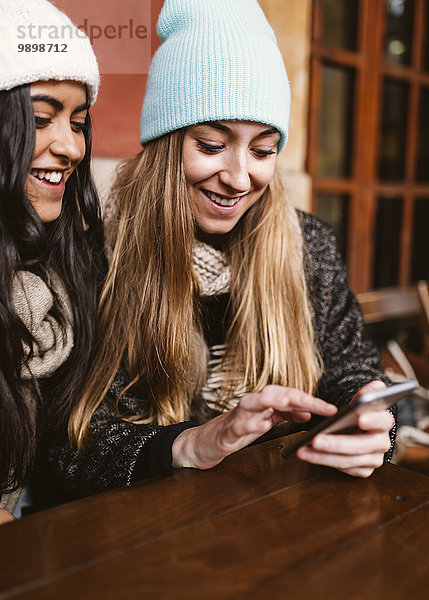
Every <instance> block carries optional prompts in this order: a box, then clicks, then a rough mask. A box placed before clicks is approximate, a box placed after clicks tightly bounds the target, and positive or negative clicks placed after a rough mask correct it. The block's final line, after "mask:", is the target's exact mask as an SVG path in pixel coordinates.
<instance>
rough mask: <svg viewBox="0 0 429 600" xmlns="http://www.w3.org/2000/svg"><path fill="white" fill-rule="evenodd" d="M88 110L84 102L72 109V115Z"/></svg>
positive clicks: (86, 103)
mask: <svg viewBox="0 0 429 600" xmlns="http://www.w3.org/2000/svg"><path fill="white" fill-rule="evenodd" d="M88 109H89V104H88V102H84V103H83V104H81V105H80V106H77V107H76V108H75V109H74V111H73V114H75V113H78V112H82V111H83V110H88Z"/></svg>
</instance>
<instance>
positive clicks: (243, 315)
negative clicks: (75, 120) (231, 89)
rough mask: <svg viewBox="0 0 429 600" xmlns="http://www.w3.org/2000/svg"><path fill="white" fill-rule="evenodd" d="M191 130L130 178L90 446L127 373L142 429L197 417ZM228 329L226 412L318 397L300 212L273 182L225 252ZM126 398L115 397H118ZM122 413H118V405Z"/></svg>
mask: <svg viewBox="0 0 429 600" xmlns="http://www.w3.org/2000/svg"><path fill="white" fill-rule="evenodd" d="M183 136H184V132H183V130H180V131H177V132H173V133H170V134H168V135H166V136H164V137H162V138H159V139H157V140H155V141H153V142H151V143H149V144H147V145H146V146H145V148H144V149H143V151H142V152H141V154H140V155H138V156H137V157H135V158H134V159H131V160H130V161H128V162H127V163H125V165H124V166H123V168H122V171H121V172H120V174H119V176H118V179H117V183H116V186H115V193H114V196H115V201H116V208H115V213H114V215H113V218H112V219H111V224H110V230H109V235H110V241H111V245H112V260H111V264H110V269H109V272H108V275H107V279H106V282H105V285H104V288H103V290H102V293H101V298H100V302H99V323H98V344H97V348H96V352H95V358H94V363H93V366H92V369H91V372H90V376H89V379H88V382H87V385H86V388H85V393H84V395H83V397H82V398H81V400H80V402H79V403H78V404H77V405H76V407H75V408H74V410H73V412H72V415H71V418H70V421H69V436H70V439H71V440H72V442H74V443H75V444H76V445H77V447H78V448H81V447H82V446H84V445H85V442H86V439H87V432H88V426H89V423H90V420H91V417H92V415H93V414H94V412H95V410H96V409H97V407H98V406H99V404H100V403H101V402H102V401H103V400H104V399H105V398H106V395H107V393H108V390H109V388H110V386H111V384H112V382H113V380H114V378H115V375H116V373H117V371H118V369H119V368H120V367H121V365H124V366H125V368H126V370H127V372H128V374H129V376H130V384H129V385H128V386H127V388H128V387H130V386H131V385H133V384H136V387H137V389H138V391H139V395H141V397H142V398H144V400H142V401H141V412H140V414H139V415H135V416H134V417H131V418H128V417H124V418H125V419H126V420H132V421H134V422H140V423H141V422H144V423H157V424H160V425H168V424H171V423H176V422H180V421H183V420H186V419H188V418H189V417H190V415H191V412H192V410H194V409H195V406H193V402H194V401H195V398H198V391H199V389H201V386H202V384H203V383H204V379H205V375H206V361H205V353H204V352H202V345H203V344H204V342H203V335H202V327H201V323H200V316H199V284H198V280H197V278H196V275H195V272H194V268H193V263H192V257H193V246H194V241H195V223H194V218H193V213H192V209H191V205H190V201H189V196H188V192H187V189H186V181H185V177H184V174H183V167H182V145H183ZM227 252H228V255H229V258H230V267H231V282H232V283H231V308H232V313H231V314H232V315H233V318H232V321H231V324H230V327H229V329H228V331H227V334H226V340H225V341H226V346H227V351H226V355H225V357H224V360H223V366H224V375H225V376H224V382H223V385H222V388H221V390H220V392H219V404H220V405H222V404H225V405H226V404H227V402H228V400H229V398H231V397H232V395H233V394H234V388H235V386H236V383H237V373H240V374H241V383H242V384H244V388H245V389H249V390H253V391H259V390H262V389H263V388H264V387H265V386H266V385H267V384H270V383H274V384H279V385H284V386H290V387H296V388H299V389H302V390H305V391H307V392H310V393H311V392H314V390H315V387H316V384H317V380H318V379H319V377H320V374H321V368H322V367H321V360H320V357H319V353H318V351H317V348H316V344H315V340H314V332H313V320H312V309H311V303H310V301H309V299H308V296H307V288H306V279H305V274H304V262H305V257H304V248H303V241H302V236H301V231H300V227H299V223H298V219H297V216H296V212H295V210H294V208H293V207H292V206H291V205H290V203H289V202H288V201H286V199H285V193H284V190H283V189H282V186H281V184H280V182H279V179H278V178H277V177H276V176H275V177H274V179H273V181H272V182H271V183H270V185H269V188H268V189H267V191H266V192H265V193H264V194H263V196H262V197H261V199H260V200H259V201H258V202H257V203H256V204H255V205H254V206H253V207H252V208H251V209H249V211H248V212H247V213H246V214H245V215H244V217H243V218H242V220H241V222H240V224H239V227H237V228H235V230H234V232H233V234H232V236H231V242H230V245H229V248H228V250H227ZM117 400H118V399H117ZM117 406H118V404H117Z"/></svg>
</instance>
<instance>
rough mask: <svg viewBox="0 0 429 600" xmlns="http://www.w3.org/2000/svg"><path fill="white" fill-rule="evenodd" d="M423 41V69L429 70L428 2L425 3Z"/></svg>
mask: <svg viewBox="0 0 429 600" xmlns="http://www.w3.org/2000/svg"><path fill="white" fill-rule="evenodd" d="M423 43H424V48H423V52H424V57H423V61H424V69H425V71H429V2H428V3H427V5H426V26H425V36H424V38H423Z"/></svg>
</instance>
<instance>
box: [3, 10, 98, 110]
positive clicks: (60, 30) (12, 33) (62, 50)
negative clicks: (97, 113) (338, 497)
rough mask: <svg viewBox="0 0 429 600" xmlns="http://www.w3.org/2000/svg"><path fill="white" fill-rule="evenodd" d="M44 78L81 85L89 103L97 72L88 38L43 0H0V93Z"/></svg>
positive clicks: (94, 88)
mask: <svg viewBox="0 0 429 600" xmlns="http://www.w3.org/2000/svg"><path fill="white" fill-rule="evenodd" d="M49 79H56V80H59V81H64V80H67V79H71V80H72V81H80V82H82V83H84V84H86V86H87V89H88V101H89V103H90V104H91V105H92V104H94V102H95V100H96V98H97V92H98V86H99V84H100V74H99V71H98V65H97V60H96V58H95V55H94V52H93V50H92V47H91V43H90V41H89V39H88V37H87V36H86V34H85V33H84V32H83V31H81V30H80V29H78V28H77V27H76V26H75V25H74V24H73V23H72V22H71V21H70V19H69V18H68V17H67V15H65V14H64V13H62V12H61V11H59V10H58V9H57V8H56V7H55V6H54V5H53V4H51V3H50V2H48V1H47V0H0V91H2V90H11V89H12V88H14V87H17V86H19V85H23V84H26V83H33V82H35V81H48V80H49Z"/></svg>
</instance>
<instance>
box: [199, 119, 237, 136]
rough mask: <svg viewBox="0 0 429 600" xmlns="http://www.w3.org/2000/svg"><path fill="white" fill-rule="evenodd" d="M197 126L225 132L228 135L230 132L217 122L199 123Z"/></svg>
mask: <svg viewBox="0 0 429 600" xmlns="http://www.w3.org/2000/svg"><path fill="white" fill-rule="evenodd" d="M199 125H205V126H207V127H213V129H217V130H218V131H225V132H226V133H229V132H230V131H231V129H230V128H229V127H227V126H226V125H224V124H223V123H219V121H206V122H205V123H199Z"/></svg>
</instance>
